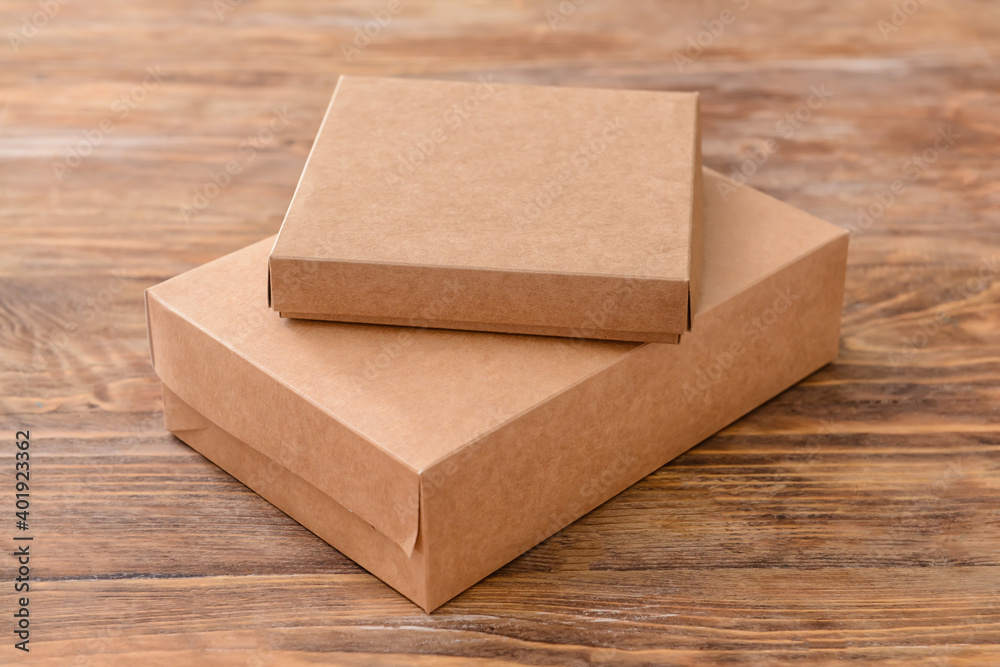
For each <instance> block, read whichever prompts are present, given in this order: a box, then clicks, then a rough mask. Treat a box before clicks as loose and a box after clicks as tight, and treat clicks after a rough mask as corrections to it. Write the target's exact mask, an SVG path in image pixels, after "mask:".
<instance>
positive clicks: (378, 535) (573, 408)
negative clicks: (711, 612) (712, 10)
mask: <svg viewBox="0 0 1000 667" xmlns="http://www.w3.org/2000/svg"><path fill="white" fill-rule="evenodd" d="M705 176H706V189H705V192H706V202H705V222H706V224H705V231H706V237H705V249H706V253H705V267H704V282H703V291H702V298H701V302H700V305H699V308H698V311H697V313H696V314H695V317H694V321H693V324H692V329H691V332H690V333H689V334H687V335H686V336H685V337H684V340H683V342H682V343H681V344H679V345H663V344H656V343H638V344H637V343H623V342H609V341H594V340H573V339H560V338H548V337H541V336H524V335H509V334H489V333H471V332H464V331H448V330H438V329H413V328H400V327H386V326H376V325H360V324H343V323H330V322H315V321H305V320H288V319H281V318H280V317H278V315H277V314H276V313H274V312H272V311H271V310H270V309H269V308H268V307H267V304H266V303H265V302H264V299H263V294H262V291H263V284H262V283H263V276H264V272H265V267H266V264H267V254H268V250H269V248H270V245H271V241H270V240H265V241H262V242H260V243H257V244H255V245H252V246H250V247H248V248H246V249H244V250H240V251H238V252H235V253H233V254H231V255H229V256H226V257H223V258H222V259H218V260H216V261H214V262H211V263H209V264H207V265H205V266H202V267H200V268H197V269H194V270H192V271H189V272H187V273H185V274H183V275H180V276H178V277H176V278H173V279H172V280H169V281H167V282H165V283H162V284H160V285H157V286H155V287H152V288H150V289H149V290H148V291H147V316H148V325H149V339H150V350H151V354H152V358H153V365H154V367H155V369H156V372H157V374H158V375H159V377H160V378H161V379H162V381H163V385H164V410H165V413H166V423H167V428H168V429H170V430H171V431H172V432H174V433H175V434H176V435H177V436H178V437H179V438H181V439H182V440H183V441H185V442H186V443H188V444H189V445H191V446H192V447H194V448H195V449H197V450H198V451H200V452H202V453H203V454H204V455H205V456H207V457H208V458H209V459H211V460H212V461H214V462H216V463H217V464H218V465H219V466H221V467H222V468H224V469H225V470H227V471H229V472H230V473H232V474H233V475H234V476H236V477H237V478H238V479H240V480H241V481H243V482H244V483H246V484H247V485H248V486H250V487H251V488H252V489H254V490H256V491H257V492H258V493H260V494H261V495H262V496H264V497H265V498H267V499H268V500H270V501H271V502H272V503H274V504H275V505H276V506H277V507H279V508H281V509H282V510H284V511H285V512H287V513H288V514H289V515H291V516H292V517H293V518H295V519H296V520H297V521H299V522H300V523H302V524H303V525H304V526H306V527H307V528H309V529H310V530H312V531H313V532H315V533H316V534H317V535H319V536H320V537H322V538H323V539H325V540H326V541H328V542H329V543H330V544H332V545H334V546H335V547H336V548H338V549H339V550H341V551H342V552H343V553H344V554H346V555H347V556H349V557H350V558H352V559H353V560H355V561H356V562H358V563H359V564H361V565H362V566H363V567H365V568H367V569H368V570H369V571H370V572H372V573H374V574H375V575H377V576H379V577H380V578H382V579H383V580H384V581H385V582H387V583H388V584H389V585H391V586H393V587H394V588H396V589H397V590H398V591H400V592H401V593H403V594H404V595H406V596H407V597H409V598H410V599H411V600H413V601H414V602H416V603H417V604H418V605H420V606H421V607H423V608H424V609H425V610H428V611H429V610H432V609H434V608H435V607H437V606H439V605H441V604H443V603H444V602H446V601H447V600H449V599H450V598H451V597H453V596H455V595H457V594H458V593H460V592H461V591H463V590H464V589H466V588H467V587H468V586H470V585H472V584H473V583H475V582H476V581H478V580H479V579H481V578H482V577H485V576H486V575H488V574H489V573H490V572H492V571H494V570H495V569H497V568H498V567H500V566H501V565H503V564H504V563H506V562H508V561H509V560H511V559H513V558H514V557H516V556H518V555H519V554H521V553H523V552H524V551H526V550H527V549H529V548H530V547H532V546H533V545H535V544H537V543H538V542H540V541H541V540H543V539H545V538H546V537H548V536H549V535H551V534H552V533H554V532H556V531H558V530H559V529H561V528H562V527H564V526H566V525H567V524H569V523H570V522H572V521H573V520H575V519H577V518H578V517H580V516H582V515H583V514H585V513H586V512H588V511H590V510H591V509H593V508H594V507H596V506H597V505H599V504H601V503H602V502H604V501H605V500H607V499H608V498H610V497H612V496H614V495H615V494H617V493H618V492H620V491H622V490H623V489H625V488H626V487H628V486H629V485H631V484H633V483H634V482H636V481H637V480H639V479H641V478H642V477H643V476H645V475H648V474H649V473H651V472H653V471H654V470H656V469H657V468H658V467H660V466H661V465H663V464H664V463H666V462H667V461H669V460H670V459H672V458H673V457H675V456H677V455H678V454H680V453H682V452H683V451H685V450H687V449H688V448H690V447H692V446H693V445H695V444H697V443H698V442H699V441H701V440H703V439H704V438H706V437H708V436H709V435H711V434H712V433H714V432H716V431H718V430H719V429H720V428H722V427H724V426H725V425H727V424H729V423H730V422H732V421H733V420H735V419H737V418H738V417H740V416H741V415H743V414H744V413H746V412H748V411H749V410H752V409H753V408H755V407H757V406H758V405H760V404H761V403H763V402H764V401H766V400H768V399H769V398H771V397H772V396H774V395H775V394H777V393H778V392H780V391H782V390H784V389H785V388H787V387H788V386H790V385H792V384H793V383H795V382H797V381H798V380H800V379H802V378H803V377H805V376H806V375H808V374H810V373H812V372H813V371H815V370H816V369H818V368H819V367H821V366H823V365H824V364H826V363H827V362H829V361H831V360H832V359H833V358H834V357H835V356H836V354H837V348H838V338H839V325H840V313H841V300H842V295H843V284H844V271H845V264H846V256H847V234H846V233H845V232H844V231H843V230H841V229H839V228H837V227H835V226H833V225H830V224H828V223H825V222H822V221H820V220H817V219H816V218H814V217H812V216H810V215H808V214H806V213H803V212H802V211H798V210H796V209H793V208H791V207H789V206H787V205H785V204H782V203H780V202H778V201H776V200H774V199H772V198H770V197H768V196H765V195H763V194H761V193H759V192H756V191H754V190H752V189H750V188H748V187H739V186H736V185H735V184H733V183H732V182H730V181H727V180H726V179H725V178H724V177H722V176H720V175H718V174H716V173H714V172H706V174H705ZM720 185H724V186H726V188H725V189H724V190H723V189H720V187H719V186H720Z"/></svg>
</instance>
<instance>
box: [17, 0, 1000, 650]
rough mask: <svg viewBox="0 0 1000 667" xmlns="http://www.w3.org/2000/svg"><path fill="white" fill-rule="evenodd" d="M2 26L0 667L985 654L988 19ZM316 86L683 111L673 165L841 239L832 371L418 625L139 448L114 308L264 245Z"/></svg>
mask: <svg viewBox="0 0 1000 667" xmlns="http://www.w3.org/2000/svg"><path fill="white" fill-rule="evenodd" d="M293 5H294V6H293ZM894 6H895V7H896V8H895V9H894ZM372 12H375V14H377V15H378V16H380V17H381V20H382V22H383V23H385V25H381V24H379V23H377V22H375V21H376V20H377V19H376V18H373V14H372ZM0 27H2V28H3V30H2V33H3V43H2V44H0V243H2V248H3V252H2V254H0V349H2V351H3V358H2V362H3V363H2V364H0V424H2V431H0V432H2V433H3V436H2V438H3V442H4V445H3V452H4V453H3V455H2V459H0V465H2V467H3V472H2V475H0V479H2V480H3V488H0V499H2V500H0V506H2V507H3V508H4V511H5V514H6V516H5V518H4V520H3V522H0V541H2V543H3V544H4V545H5V546H4V553H5V554H7V552H11V553H12V552H13V550H14V546H13V545H16V544H21V543H19V542H14V541H13V538H14V537H15V536H16V535H31V536H33V537H34V540H33V541H32V542H31V543H30V544H31V547H30V548H31V555H32V558H31V563H30V568H31V577H32V580H31V584H30V585H31V590H30V594H31V597H30V618H31V625H30V632H31V634H30V644H29V647H30V648H31V652H30V654H24V653H23V652H21V651H18V650H16V649H15V648H14V647H13V644H14V641H15V640H16V639H15V635H14V630H15V620H16V619H14V618H13V617H12V614H13V613H15V612H16V610H17V599H18V597H19V594H17V593H15V592H14V589H13V584H14V583H16V582H12V579H13V578H14V577H15V576H16V566H17V564H16V562H15V561H16V559H15V558H14V557H13V556H10V555H4V556H2V557H0V561H2V565H0V574H2V579H3V583H2V586H3V589H2V592H0V637H2V638H3V640H2V642H3V643H2V645H0V663H6V662H10V661H14V660H18V659H28V660H31V661H33V662H34V663H35V664H40V665H66V664H83V665H86V664H94V665H105V664H135V665H138V664H143V665H153V664H164V665H175V664H192V663H194V664H240V665H264V664H272V663H279V662H280V663H295V662H299V663H310V664H312V663H327V662H357V663H359V664H416V665H422V664H432V663H433V664H449V665H451V664H453V665H465V664H471V663H472V662H473V659H476V660H480V661H482V664H510V663H527V664H570V665H576V664H592V663H606V664H615V665H619V664H629V665H630V664H679V665H688V664H690V665H695V664H698V665H703V664H731V663H733V662H745V663H749V664H755V665H770V664H778V663H783V662H792V661H796V662H799V663H801V662H817V663H819V662H828V661H834V660H854V661H855V663H854V664H870V663H882V664H893V665H895V664H898V665H913V664H927V665H984V664H998V663H1000V409H998V406H1000V383H998V380H1000V306H998V297H1000V263H998V262H1000V185H998V184H1000V160H998V155H1000V4H998V3H996V2H993V1H992V0H981V1H975V0H950V1H949V2H924V0H895V1H894V2H890V0H878V1H876V2H872V0H843V1H842V2H816V1H812V0H809V1H806V2H798V3H783V2H777V0H717V1H716V2H706V3H692V2H681V1H680V0H677V1H676V2H654V1H652V0H630V1H629V2H611V1H610V0H606V1H602V0H590V1H589V2H587V1H584V0H563V1H562V2H559V1H558V0H550V1H548V2H540V3H529V2H523V1H522V2H509V3H501V2H491V1H488V0H480V1H477V2H457V1H456V2H444V1H443V0H438V1H431V0H428V1H418V0H411V1H407V0H402V2H401V3H400V4H396V3H395V2H387V1H381V0H380V1H378V2H368V3H366V2H358V1H345V2H339V3H332V2H328V3H323V2H296V3H290V2H287V1H281V2H279V1H278V0H198V1H193V0H185V1H183V2H182V1H179V0H172V1H163V2H158V3H145V2H143V3H112V2H107V1H98V0H86V1H84V0H68V1H66V0H59V1H58V2H57V1H56V0H48V1H40V2H37V3H36V2H29V1H28V0H20V1H16V2H15V1H10V0H3V1H2V2H0ZM366 27H367V28H368V32H369V33H370V36H368V37H366V38H361V37H358V36H357V35H358V33H357V32H356V31H357V30H360V31H362V32H361V34H363V31H364V30H365V28H366ZM355 40H356V41H355ZM343 72H354V73H375V74H394V75H404V76H427V77H436V78H451V79H470V80H472V79H476V78H477V77H480V76H490V75H492V76H493V77H494V80H496V81H503V82H519V83H537V84H556V85H564V86H574V85H579V86H598V87H625V88H647V89H656V90H660V89H662V90H695V91H698V92H699V93H701V95H702V97H701V101H702V112H703V125H704V128H703V132H704V160H705V163H706V164H708V165H709V166H712V167H714V168H716V169H719V170H721V171H723V172H725V173H727V174H729V173H732V172H733V171H734V170H738V169H740V168H741V167H743V168H745V172H746V173H748V174H750V175H749V177H748V182H749V183H750V184H751V185H753V186H755V187H758V188H761V189H763V190H764V191H766V192H769V193H771V194H773V195H775V196H777V197H779V198H781V199H783V200H785V201H788V202H790V203H792V204H794V205H796V206H799V207H801V208H804V209H806V210H808V211H810V212H812V213H814V214H816V215H818V216H820V217H822V218H825V219H827V220H830V221H832V222H834V223H836V224H839V225H842V226H845V227H851V228H852V229H853V231H854V234H853V238H852V240H851V252H850V267H849V270H848V274H847V294H846V298H845V302H844V315H843V330H842V343H841V352H840V357H839V359H838V361H837V362H836V363H835V364H832V365H830V366H828V367H826V368H824V369H823V370H821V371H819V372H818V373H816V374H815V375H813V376H811V377H809V378H808V379H806V380H805V381H803V382H802V383H801V384H799V385H798V386H796V387H794V388H792V389H790V390H789V391H786V392H785V393H783V394H781V395H780V396H778V397H777V398H775V399H774V400H772V401H770V402H769V403H767V404H765V405H764V406H762V407H761V408H759V409H758V410H756V411H754V412H753V413H752V414H750V415H748V416H747V417H745V418H744V419H741V420H740V421H738V422H736V423H735V424H733V425H732V426H730V427H729V428H727V429H725V430H724V431H722V432H721V433H719V434H717V435H716V436H714V437H712V438H710V439H709V440H707V441H705V442H704V443H703V444H701V445H699V446H698V447H696V448H694V449H693V450H691V451H690V452H689V453H687V454H685V455H684V456H682V457H680V458H679V459H677V460H675V461H674V462H673V463H671V464H669V465H667V466H665V467H663V468H662V469H660V470H659V471H658V472H656V473H655V474H653V475H651V476H650V477H648V478H646V479H645V480H643V481H642V482H640V483H638V484H636V485H635V486H634V487H632V488H630V489H629V490H627V491H626V492H624V493H622V494H621V495H619V496H617V497H616V498H614V499H612V500H610V501H609V502H607V503H606V504H604V505H602V506H601V507H600V508H598V509H597V510H595V511H593V512H591V513H590V514H588V515H587V516H585V517H584V518H582V519H580V520H579V521H577V522H576V523H574V524H573V525H571V526H570V527H568V528H566V529H565V530H563V531H561V532H559V533H558V534H556V535H555V536H553V537H552V538H550V539H548V540H546V541H545V542H544V543H542V544H541V545H539V546H537V547H535V548H534V549H532V550H531V551H529V552H528V553H526V554H524V555H523V556H521V557H520V558H518V559H517V560H515V561H514V562H512V563H511V564H509V565H508V566H506V567H504V568H502V569H501V570H499V571H498V572H496V573H495V574H494V575H492V576H490V577H489V578H487V579H486V580H484V581H483V582H481V583H479V584H478V585H476V586H474V587H472V588H471V589H470V590H468V591H467V592H465V593H463V594H462V595H460V596H459V597H457V598H455V599H454V600H453V601H452V602H450V603H448V604H446V605H445V606H444V607H442V608H441V609H440V610H439V611H437V612H435V613H434V614H431V615H427V614H424V613H423V612H422V611H420V610H419V609H418V608H417V607H416V606H414V605H413V604H411V603H410V602H408V601H407V600H406V599H404V598H403V597H401V596H400V595H398V594H397V593H395V592H394V591H393V590H392V589H390V588H389V587H388V586H386V585H385V584H383V583H381V582H380V581H379V580H378V579H376V578H375V577H373V576H371V575H369V574H367V573H366V572H365V571H364V570H362V569H361V568H360V567H358V566H357V565H355V564H354V563H352V562H351V561H349V560H348V559H347V558H345V557H344V556H342V555H341V554H339V553H338V552H337V551H335V550H334V549H333V548H331V547H329V546H328V545H326V544H325V543H323V542H322V541H321V540H319V539H318V538H316V537H315V536H313V535H312V534H310V533H309V532H307V531H306V530H305V529H303V528H302V527H300V526H299V525H298V524H296V523H295V522H294V521H292V520H290V519H289V518H288V517H286V516H285V515H284V514H282V513H281V512H279V511H278V510H276V509H275V508H274V507H272V506H271V505H269V504H268V503H267V502H265V501H264V500H262V499H261V498H260V497H258V496H256V495H255V494H254V493H252V492H251V491H249V490H248V489H247V488H246V487H244V486H243V485H241V484H240V483H238V482H236V481H235V480H233V479H232V478H231V477H229V476H228V475H227V474H226V473H225V472H223V471H221V470H220V469H218V468H216V467H215V466H214V465H212V464H211V463H209V462H208V461H206V460H205V459H204V458H202V457H201V456H199V455H198V454H196V453H195V452H193V451H192V450H191V449H189V448H188V447H186V446H185V445H183V444H182V443H181V442H179V441H178V440H176V439H175V438H173V437H172V436H171V435H169V434H168V433H167V432H165V431H164V429H163V423H162V412H161V399H160V388H159V383H158V381H157V379H156V377H155V376H154V375H153V372H152V369H151V367H150V364H149V358H148V351H147V347H146V337H145V320H144V316H143V306H142V291H143V289H144V288H146V287H148V286H149V285H152V284H155V283H157V282H160V281H162V280H165V279H167V278H169V277H171V276H174V275H176V274H178V273H180V272H182V271H185V270H187V269H190V268H192V267H195V266H198V265H200V264H202V263H204V262H206V261H208V260H211V259H213V258H216V257H219V256H221V255H223V254H226V253H228V252H230V251H232V250H235V249H237V248H240V247H242V246H244V245H247V244H249V243H250V242H252V241H255V240H258V239H260V238H262V237H264V236H266V235H269V234H272V233H274V232H275V231H276V230H277V228H278V225H279V223H280V221H281V219H282V216H283V214H284V212H285V208H286V206H287V205H288V202H289V199H290V198H291V195H292V191H293V189H294V187H295V184H296V182H297V179H298V177H299V173H300V171H301V169H302V166H303V163H304V161H305V159H306V155H307V153H308V151H309V148H310V145H311V142H312V139H313V137H314V135H315V133H316V130H317V128H318V126H319V122H320V119H321V114H322V112H323V110H324V108H325V105H326V104H327V102H328V100H329V97H330V94H331V91H332V89H333V86H334V83H335V81H336V79H337V76H338V75H339V74H341V73H343ZM276 118H281V119H284V120H283V121H282V122H280V123H279V122H277V121H275V119H276ZM269 124H271V125H272V127H273V126H276V125H280V126H281V129H280V130H278V131H276V132H273V133H270V134H269V133H267V132H263V129H264V128H266V127H267V126H268V125H269ZM768 140H773V141H772V142H771V143H768ZM232 161H236V162H237V163H238V165H239V166H240V173H239V174H238V175H236V176H234V177H232V178H231V179H229V182H227V183H219V184H217V185H215V186H213V185H212V183H213V180H212V179H213V174H218V173H219V172H220V171H222V170H224V169H225V168H226V166H227V164H229V163H230V162H232ZM215 178H216V180H217V181H218V180H224V179H222V178H221V177H219V176H215ZM859 211H860V212H859ZM18 430H30V442H31V450H30V451H31V457H32V458H31V474H32V478H31V479H32V481H33V484H32V486H31V492H30V493H31V498H30V502H31V509H30V521H29V525H30V529H29V531H18V530H17V529H16V528H15V521H16V519H15V516H14V514H15V511H16V510H15V497H14V492H15V489H14V465H15V460H14V454H15V452H16V451H17V450H16V448H15V432H16V431H18Z"/></svg>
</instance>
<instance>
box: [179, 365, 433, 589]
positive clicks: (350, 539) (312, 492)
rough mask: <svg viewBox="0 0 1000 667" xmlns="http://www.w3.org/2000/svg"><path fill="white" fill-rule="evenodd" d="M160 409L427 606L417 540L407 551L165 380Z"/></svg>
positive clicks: (193, 440) (199, 447) (183, 435)
mask: <svg viewBox="0 0 1000 667" xmlns="http://www.w3.org/2000/svg"><path fill="white" fill-rule="evenodd" d="M163 412H164V418H165V420H166V424H167V429H168V430H170V431H171V432H172V433H173V434H174V435H176V436H177V437H178V438H180V439H181V440H183V441H184V442H185V443H187V444H188V445H189V446H190V447H191V448H192V449H194V450H196V451H198V452H199V453H201V454H202V455H203V456H204V457H205V458H207V459H208V460H210V461H212V462H213V463H215V464H216V465H217V466H219V467H220V468H222V469H223V470H225V471H226V472H228V473H229V474H231V475H232V476H233V477H235V478H236V479H238V480H239V481H241V482H243V483H244V484H246V485H247V486H248V487H250V488H251V489H253V490H254V491H255V492H256V493H258V494H260V495H261V496H263V497H264V499H265V500H267V501H268V502H270V503H271V504H272V505H274V506H275V507H277V508H278V509H280V510H281V511H282V512H284V513H285V514H287V515H289V516H290V517H292V518H293V519H295V520H296V521H298V522H299V523H300V524H302V525H303V526H305V527H306V528H307V529H309V530H310V531H312V532H313V533H315V534H316V535H318V536H319V537H320V538H322V539H323V540H325V541H326V542H328V543H329V544H332V545H335V546H336V547H337V549H338V550H339V551H340V552H341V553H343V554H344V555H345V556H347V557H348V558H350V559H351V560H353V561H354V562H356V563H357V564H358V565H360V566H361V567H363V568H365V569H366V570H368V571H369V572H371V573H372V574H374V575H375V576H377V577H379V578H380V579H382V580H383V581H384V582H386V583H387V584H389V585H390V586H392V587H393V588H395V589H396V590H397V591H399V592H400V593H402V594H403V595H405V596H406V597H408V598H409V599H410V600H412V601H413V602H415V603H416V604H418V605H420V606H421V607H424V608H426V607H427V600H426V591H425V589H424V579H425V573H424V557H423V553H422V551H421V548H420V545H419V544H417V546H416V548H415V549H414V551H413V554H412V556H410V557H407V556H406V555H405V554H404V553H403V552H402V550H400V548H399V547H398V546H397V545H396V544H395V543H393V542H392V541H391V540H390V539H388V538H387V537H385V536H384V535H382V534H381V533H379V532H377V531H375V530H373V528H372V526H371V525H370V524H368V523H367V522H365V521H364V520H363V519H361V517H359V516H358V515H357V514H354V513H353V512H351V511H350V510H348V509H347V508H345V507H344V506H343V505H341V504H340V503H338V502H337V501H335V500H333V499H332V498H330V496H328V495H326V494H325V493H323V492H322V491H320V490H319V489H317V488H316V487H315V486H313V485H312V484H310V483H309V482H307V481H306V480H304V479H302V478H301V477H300V476H298V475H296V474H293V473H292V472H290V471H289V470H288V469H287V468H285V467H284V466H282V465H280V464H278V463H276V462H275V461H274V460H272V459H270V458H268V457H266V456H264V455H263V454H261V453H260V452H258V451H257V450H255V449H254V448H253V447H250V446H249V445H247V444H246V443H245V442H243V441H241V440H239V439H238V438H235V437H233V436H232V435H231V434H229V433H227V432H226V431H225V430H223V429H222V428H220V427H219V426H218V425H217V424H214V423H212V421H211V420H209V419H208V418H207V417H205V416H204V415H202V414H201V413H199V412H198V411H197V410H195V409H194V408H193V407H191V406H190V405H188V404H187V403H185V402H184V401H183V400H182V399H181V398H180V397H179V396H178V395H177V394H175V393H174V392H173V391H171V390H170V388H169V387H167V386H166V385H163Z"/></svg>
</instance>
